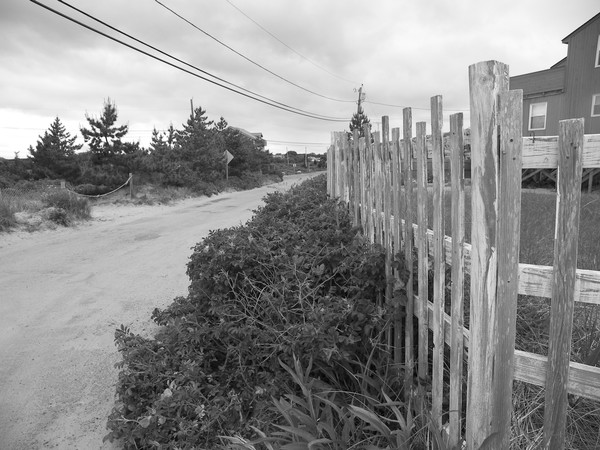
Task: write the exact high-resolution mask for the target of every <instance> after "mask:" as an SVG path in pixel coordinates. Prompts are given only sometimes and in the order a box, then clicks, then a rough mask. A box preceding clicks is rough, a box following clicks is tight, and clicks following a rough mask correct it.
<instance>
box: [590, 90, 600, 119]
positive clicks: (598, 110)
mask: <svg viewBox="0 0 600 450" xmlns="http://www.w3.org/2000/svg"><path fill="white" fill-rule="evenodd" d="M598 116H600V94H596V95H594V96H593V97H592V117H598Z"/></svg>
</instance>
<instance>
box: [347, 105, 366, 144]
mask: <svg viewBox="0 0 600 450" xmlns="http://www.w3.org/2000/svg"><path fill="white" fill-rule="evenodd" d="M365 125H368V126H369V130H371V121H370V120H369V118H368V117H367V115H366V114H365V112H364V111H363V109H362V106H360V105H358V111H357V112H355V113H354V114H353V115H352V119H351V120H350V135H352V132H353V131H354V130H358V135H359V137H364V136H365V129H364V126H365Z"/></svg>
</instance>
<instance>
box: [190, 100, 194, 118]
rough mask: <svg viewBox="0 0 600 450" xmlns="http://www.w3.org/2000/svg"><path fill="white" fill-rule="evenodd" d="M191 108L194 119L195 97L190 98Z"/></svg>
mask: <svg viewBox="0 0 600 450" xmlns="http://www.w3.org/2000/svg"><path fill="white" fill-rule="evenodd" d="M190 108H191V109H192V120H194V99H193V98H190Z"/></svg>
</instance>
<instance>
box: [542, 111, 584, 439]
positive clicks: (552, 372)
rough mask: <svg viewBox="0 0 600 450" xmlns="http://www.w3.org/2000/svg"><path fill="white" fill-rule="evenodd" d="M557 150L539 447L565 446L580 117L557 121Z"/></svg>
mask: <svg viewBox="0 0 600 450" xmlns="http://www.w3.org/2000/svg"><path fill="white" fill-rule="evenodd" d="M558 151H559V161H558V183H557V184H556V188H557V207H556V230H555V231H556V235H555V239H554V272H553V284H552V305H551V308H550V341H549V348H548V368H547V372H546V399H545V409H544V441H543V446H542V447H543V448H548V449H556V450H559V449H563V448H565V427H566V415H567V381H568V378H569V361H570V356H571V340H572V336H571V333H572V329H573V307H574V297H575V274H576V270H577V242H578V238H579V212H580V203H581V177H582V158H581V157H582V153H583V119H572V120H562V121H560V122H559V135H558Z"/></svg>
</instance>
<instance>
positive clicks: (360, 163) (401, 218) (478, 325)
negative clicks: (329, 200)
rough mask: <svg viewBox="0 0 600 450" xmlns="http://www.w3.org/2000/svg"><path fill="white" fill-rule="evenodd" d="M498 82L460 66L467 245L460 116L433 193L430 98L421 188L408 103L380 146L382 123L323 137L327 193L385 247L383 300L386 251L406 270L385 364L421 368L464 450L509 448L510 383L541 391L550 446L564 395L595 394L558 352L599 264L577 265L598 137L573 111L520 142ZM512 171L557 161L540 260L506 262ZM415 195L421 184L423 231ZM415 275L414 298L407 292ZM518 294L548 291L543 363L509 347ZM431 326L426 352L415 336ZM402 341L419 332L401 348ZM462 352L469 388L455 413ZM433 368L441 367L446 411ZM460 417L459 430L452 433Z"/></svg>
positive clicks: (593, 375) (597, 371) (490, 66)
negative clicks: (545, 253)
mask: <svg viewBox="0 0 600 450" xmlns="http://www.w3.org/2000/svg"><path fill="white" fill-rule="evenodd" d="M508 81H509V76H508V66H506V65H505V64H503V63H500V62H496V61H488V62H481V63H478V64H474V65H472V66H470V67H469V87H470V121H471V126H470V129H471V139H470V141H471V214H472V217H471V224H470V225H471V239H470V240H471V242H470V244H469V243H467V242H466V241H465V183H464V173H463V172H464V171H463V167H464V161H463V158H464V151H463V148H464V147H463V123H462V122H463V116H462V113H458V114H453V115H451V116H450V160H451V175H450V180H449V181H450V183H449V185H450V189H448V188H447V187H446V189H445V186H446V185H447V184H448V183H447V181H448V180H445V179H444V157H445V155H444V149H443V142H442V141H443V139H442V120H443V119H442V118H443V116H442V98H441V97H440V96H435V97H432V98H431V124H430V134H431V138H430V139H431V144H430V145H432V147H433V151H432V171H433V185H432V186H429V187H428V183H427V145H428V144H427V142H426V141H427V139H428V138H427V136H426V132H427V130H426V127H427V125H426V123H425V122H419V123H416V127H415V129H416V136H415V138H414V139H413V136H412V128H413V127H412V125H413V124H412V116H411V109H410V108H405V109H404V111H403V124H402V138H401V137H400V128H394V129H392V130H391V131H392V133H391V140H390V138H389V132H390V130H389V120H388V118H387V117H383V118H382V132H381V133H373V135H370V134H369V130H368V129H365V130H364V131H365V137H361V138H359V134H358V133H357V132H356V131H355V132H354V135H353V136H352V138H351V139H349V136H348V135H347V133H344V132H341V133H337V132H334V133H332V145H331V147H330V149H329V151H328V166H327V167H328V178H327V180H328V190H329V193H330V195H331V196H334V197H338V198H340V199H342V200H343V201H345V202H347V203H348V204H349V208H350V209H351V211H352V212H353V216H354V220H355V222H356V224H357V225H361V226H362V228H363V232H364V233H365V235H366V236H368V237H369V238H370V239H371V241H372V242H374V243H379V244H382V245H383V246H384V247H385V248H386V250H387V254H388V255H387V275H388V283H387V289H386V293H387V295H391V294H392V288H393V285H394V282H395V279H396V277H398V274H396V273H395V272H394V270H393V269H392V264H391V262H392V257H393V255H395V254H398V253H402V254H403V256H404V259H405V262H406V263H407V264H406V267H407V268H408V269H409V271H410V274H409V280H408V283H407V284H406V290H407V296H408V298H409V301H408V304H407V315H406V317H407V319H408V320H405V321H404V323H397V324H395V327H394V336H392V337H390V341H391V342H393V343H394V348H395V351H394V358H395V361H396V362H397V363H403V364H405V366H406V368H407V370H406V373H407V379H406V383H407V385H408V386H410V384H411V383H412V370H410V369H411V368H415V369H416V370H417V373H418V376H419V378H421V379H425V378H426V377H428V376H429V374H431V379H432V388H431V389H432V396H431V398H432V411H431V413H432V416H433V417H434V418H435V419H436V421H437V425H438V427H440V428H441V427H442V417H443V415H445V417H448V424H447V425H448V430H449V431H448V432H449V438H450V444H451V445H456V444H457V443H460V442H461V440H463V439H464V440H466V442H467V447H468V448H469V449H479V448H481V447H483V448H497V449H506V448H508V446H509V445H508V440H509V435H510V417H511V410H512V395H511V394H512V384H513V379H514V380H521V381H524V382H527V383H531V384H534V385H538V386H544V387H545V415H544V437H543V446H544V447H545V448H555V449H560V448H563V446H564V439H565V417H566V408H567V393H571V394H575V395H578V396H582V397H587V398H590V399H594V400H599V401H600V368H597V367H593V366H587V365H584V364H579V363H575V362H571V361H570V358H569V355H570V348H571V331H572V324H573V308H574V302H583V303H589V304H595V305H600V272H595V271H589V270H578V269H577V267H576V262H577V239H578V227H579V209H580V197H581V177H582V170H583V168H593V167H600V136H598V135H592V136H584V134H583V119H574V120H565V121H562V122H561V123H560V135H559V136H558V137H557V138H553V139H543V140H540V139H536V141H535V142H534V141H533V139H530V138H524V137H522V134H521V124H522V92H521V91H509V90H508ZM523 168H556V169H558V172H559V174H560V175H559V179H558V184H557V220H556V225H555V245H554V266H553V267H549V266H536V265H530V264H522V263H519V259H518V257H519V230H520V211H521V207H520V206H521V174H522V169H523ZM428 189H430V190H433V201H432V207H433V214H432V216H433V223H432V224H431V225H432V228H431V229H430V228H429V224H428V211H427V207H428V206H427V205H428ZM415 191H416V195H415ZM447 195H450V196H451V218H452V219H451V222H452V223H451V230H452V231H451V236H447V235H446V234H445V230H446V226H445V223H444V201H445V200H444V198H445V196H447ZM415 198H416V205H414V206H413V204H412V203H413V202H414V199H415ZM415 210H416V215H415V213H414V211H415ZM413 249H416V251H415V252H413ZM413 255H416V266H417V269H416V270H413ZM447 266H450V267H451V290H450V296H451V298H450V299H449V302H448V303H449V304H450V308H449V310H450V314H448V313H447V311H446V310H445V304H446V299H445V295H446V294H445V292H446V289H445V288H446V267H447ZM430 271H432V272H433V289H432V292H433V295H432V298H430V297H429V291H430V290H429V286H428V283H429V281H428V276H429V273H430ZM413 272H416V273H413ZM466 275H468V277H469V280H470V289H469V291H470V299H469V300H470V301H469V309H470V310H469V327H468V329H467V328H465V326H464V325H463V320H464V319H463V318H464V311H463V305H464V299H463V292H464V290H463V284H464V280H465V276H466ZM414 277H417V280H418V284H417V286H418V288H417V292H413V279H414ZM519 294H523V295H529V296H538V297H547V298H551V299H552V300H551V320H550V331H549V333H550V342H549V355H548V356H547V357H546V356H542V355H537V354H533V353H528V352H523V351H517V350H515V333H516V331H515V330H516V311H517V297H518V295H519ZM413 316H414V317H416V318H417V319H418V320H417V323H418V329H417V330H413ZM430 330H431V332H432V336H433V346H431V345H429V342H428V341H429V333H430ZM413 336H418V350H417V351H415V352H414V353H413V351H412V349H413ZM401 349H402V350H401ZM430 349H431V350H430ZM445 350H446V354H445ZM430 351H431V352H433V354H432V355H430V354H429V353H430ZM465 353H466V354H468V365H467V367H468V371H467V374H466V376H467V380H468V382H467V405H466V417H463V415H462V413H461V411H463V405H462V398H463V396H462V394H463V392H462V389H463V381H462V380H463V377H464V374H463V373H462V371H463V357H464V355H465ZM448 355H449V359H448V358H447V356H448ZM401 358H403V361H401V360H400V359H401ZM429 364H432V370H431V372H430V370H429V367H428V365H429ZM444 366H446V367H449V372H450V375H449V391H448V387H446V392H448V395H449V406H448V407H447V408H446V410H445V411H444V408H443V398H444V389H445V387H444ZM461 423H464V424H466V432H465V434H464V435H463V434H462V433H461Z"/></svg>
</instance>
